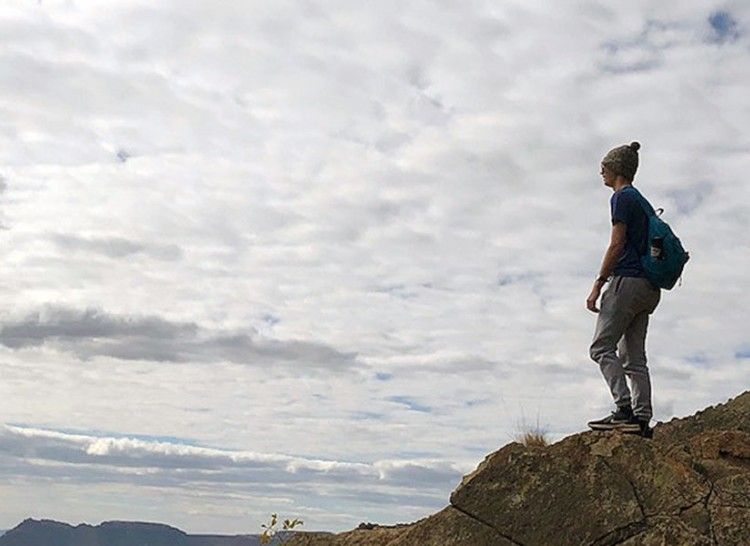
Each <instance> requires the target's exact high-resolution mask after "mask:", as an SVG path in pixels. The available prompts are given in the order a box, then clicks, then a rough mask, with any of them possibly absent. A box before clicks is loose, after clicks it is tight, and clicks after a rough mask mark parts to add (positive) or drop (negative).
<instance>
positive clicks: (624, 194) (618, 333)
mask: <svg viewBox="0 0 750 546" xmlns="http://www.w3.org/2000/svg"><path fill="white" fill-rule="evenodd" d="M640 147H641V145H640V144H639V143H638V142H633V143H631V144H630V145H625V146H618V147H617V148H614V149H612V150H610V151H609V153H607V155H606V156H604V159H603V160H602V164H601V169H602V170H601V175H602V178H603V179H604V185H605V186H607V187H609V188H612V190H613V191H614V195H612V198H611V199H610V210H611V215H612V233H611V238H610V243H609V247H608V248H607V251H606V252H605V254H604V259H603V261H602V266H601V269H600V270H599V276H598V277H597V278H596V280H595V281H594V286H593V288H592V289H591V293H590V294H589V297H588V299H587V300H586V307H587V308H588V309H589V310H590V311H593V312H594V313H598V316H597V321H596V332H595V333H594V340H593V343H592V344H591V349H590V355H591V358H592V359H593V360H594V361H595V362H597V363H598V364H599V367H600V368H601V371H602V375H604V379H605V381H606V382H607V385H608V386H609V390H610V391H611V392H612V397H613V398H614V401H615V405H616V406H617V410H616V411H613V412H612V414H611V415H608V416H607V417H604V418H603V419H599V420H596V421H590V422H589V424H588V425H589V427H591V428H592V429H594V430H614V429H617V430H621V431H624V432H632V433H637V434H640V435H642V436H644V437H647V438H650V437H652V435H653V432H652V430H651V428H650V427H649V423H650V421H651V417H652V415H653V410H652V408H651V379H650V377H649V370H648V367H647V366H646V329H647V327H648V318H649V315H650V314H651V313H653V312H654V310H655V309H656V306H657V305H658V304H659V299H660V297H661V290H660V289H659V288H658V287H656V286H654V285H653V284H651V282H650V281H649V280H648V279H646V277H645V274H644V271H643V266H642V265H641V256H642V255H644V254H645V253H646V251H647V243H648V216H647V215H646V212H645V211H644V210H643V208H642V207H641V205H640V203H639V201H638V197H637V194H636V192H635V191H633V190H632V189H630V190H628V188H630V187H631V185H632V183H633V178H634V177H635V172H636V170H637V169H638V150H639V149H640ZM607 283H609V286H608V287H607V289H606V290H605V291H604V294H602V299H601V310H600V309H598V308H597V307H596V302H597V300H598V299H599V295H600V294H601V290H602V287H603V286H604V285H605V284H607ZM618 353H619V354H618ZM626 378H627V379H628V380H629V381H630V388H628V381H626Z"/></svg>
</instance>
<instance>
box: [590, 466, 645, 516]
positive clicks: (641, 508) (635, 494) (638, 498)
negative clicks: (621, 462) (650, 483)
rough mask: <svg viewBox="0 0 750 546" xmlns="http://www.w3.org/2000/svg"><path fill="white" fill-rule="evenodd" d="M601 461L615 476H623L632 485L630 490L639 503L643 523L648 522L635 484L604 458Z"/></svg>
mask: <svg viewBox="0 0 750 546" xmlns="http://www.w3.org/2000/svg"><path fill="white" fill-rule="evenodd" d="M600 459H601V461H602V462H603V463H604V466H606V467H607V468H609V469H610V470H611V471H612V472H614V473H615V474H619V475H620V476H622V477H623V478H625V481H626V482H628V484H630V488H631V489H632V490H633V497H634V498H635V502H637V503H638V508H639V509H640V511H641V522H645V521H646V510H645V508H643V502H642V501H641V497H640V495H638V490H637V489H636V488H635V484H634V483H633V481H632V480H631V479H630V478H629V477H628V475H627V474H625V473H624V472H617V471H615V469H614V468H613V467H612V465H611V464H609V463H608V462H607V460H606V459H605V458H604V457H600Z"/></svg>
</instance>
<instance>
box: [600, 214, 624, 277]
mask: <svg viewBox="0 0 750 546" xmlns="http://www.w3.org/2000/svg"><path fill="white" fill-rule="evenodd" d="M626 238H627V225H625V224H624V223H623V222H616V223H615V224H613V225H612V234H611V235H610V239H609V246H608V247H607V251H606V252H605V253H604V259H603V260H602V267H601V269H599V276H600V277H604V278H605V279H606V278H607V277H609V276H610V275H611V274H612V270H613V269H614V268H615V265H617V260H619V259H620V256H622V251H623V250H624V249H625V241H626Z"/></svg>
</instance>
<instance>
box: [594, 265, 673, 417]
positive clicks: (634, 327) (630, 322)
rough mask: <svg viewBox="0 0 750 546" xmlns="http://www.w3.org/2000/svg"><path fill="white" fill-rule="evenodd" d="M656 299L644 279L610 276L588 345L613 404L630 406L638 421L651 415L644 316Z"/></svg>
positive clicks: (656, 292)
mask: <svg viewBox="0 0 750 546" xmlns="http://www.w3.org/2000/svg"><path fill="white" fill-rule="evenodd" d="M660 298H661V290H660V289H659V288H656V287H654V286H653V285H652V284H651V283H650V282H649V281H648V280H647V279H645V278H642V277H620V276H614V277H612V280H611V281H610V283H609V286H608V287H607V289H606V290H605V291H604V293H603V294H602V300H601V304H600V310H599V315H598V317H597V320H596V332H595V333H594V341H593V342H592V343H591V350H590V355H591V358H592V359H593V360H594V361H595V362H598V363H599V367H600V368H601V370H602V375H604V380H605V381H606V382H607V385H609V390H610V391H611V392H612V397H613V398H614V400H615V404H617V405H618V406H631V407H632V408H633V413H634V414H635V415H636V416H637V417H639V418H641V419H651V417H652V416H653V409H652V408H651V378H650V377H649V373H648V367H647V366H646V330H647V328H648V316H649V315H650V314H651V313H653V312H654V310H655V309H656V306H657V305H659V299H660ZM618 352H619V355H618ZM626 377H627V378H628V379H629V380H630V388H628V383H627V381H626V380H625V378H626ZM631 393H632V394H631Z"/></svg>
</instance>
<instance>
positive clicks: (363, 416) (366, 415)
mask: <svg viewBox="0 0 750 546" xmlns="http://www.w3.org/2000/svg"><path fill="white" fill-rule="evenodd" d="M349 415H350V416H351V418H352V419H357V420H365V421H369V420H373V419H376V420H377V419H384V418H385V415H383V414H382V413H377V412H374V411H352V412H350V413H349Z"/></svg>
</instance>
